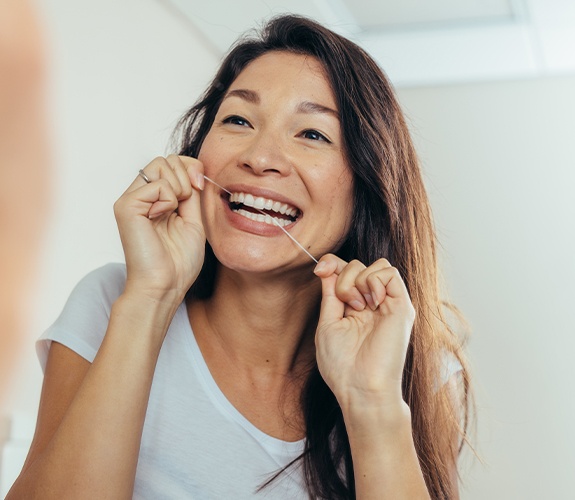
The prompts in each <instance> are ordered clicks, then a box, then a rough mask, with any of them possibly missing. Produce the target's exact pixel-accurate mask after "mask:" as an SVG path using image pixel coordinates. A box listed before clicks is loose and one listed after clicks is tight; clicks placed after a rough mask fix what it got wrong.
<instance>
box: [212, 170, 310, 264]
mask: <svg viewBox="0 0 575 500" xmlns="http://www.w3.org/2000/svg"><path fill="white" fill-rule="evenodd" d="M204 179H206V180H207V181H209V182H211V183H212V184H213V185H214V186H217V187H219V188H220V189H221V190H222V191H224V192H226V193H228V194H229V195H231V194H232V193H231V192H230V191H228V190H227V189H226V188H224V187H222V186H220V185H219V184H218V183H217V182H216V181H213V180H212V179H210V178H209V177H208V176H207V175H204ZM255 210H257V211H258V212H260V213H261V214H263V215H269V214H266V213H265V212H264V211H263V210H259V209H257V208H256V209H255ZM272 221H273V222H274V224H275V225H276V226H277V227H279V228H280V229H281V230H282V231H283V232H284V233H285V234H286V235H287V236H288V237H289V238H290V239H291V240H292V241H293V242H294V243H295V244H296V245H297V246H298V247H300V248H301V249H302V250H303V251H304V253H306V254H307V256H308V257H309V258H310V259H311V260H313V261H314V262H315V263H316V264H317V262H318V261H317V259H316V258H315V257H314V256H313V255H312V254H311V253H309V252H308V251H307V250H306V249H305V248H304V246H303V245H302V244H301V243H300V242H299V241H297V240H296V239H295V238H294V237H293V236H292V235H291V234H290V233H288V232H287V230H286V229H284V228H283V226H281V225H280V223H279V222H278V221H277V220H276V219H275V217H272Z"/></svg>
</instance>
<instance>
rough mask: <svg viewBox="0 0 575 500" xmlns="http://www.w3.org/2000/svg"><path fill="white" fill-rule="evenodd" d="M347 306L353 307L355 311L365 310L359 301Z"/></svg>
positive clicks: (353, 301)
mask: <svg viewBox="0 0 575 500" xmlns="http://www.w3.org/2000/svg"><path fill="white" fill-rule="evenodd" d="M349 305H350V306H351V307H353V308H354V309H355V310H356V311H363V310H364V309H365V304H364V303H363V302H361V301H360V300H352V301H351V302H350V303H349Z"/></svg>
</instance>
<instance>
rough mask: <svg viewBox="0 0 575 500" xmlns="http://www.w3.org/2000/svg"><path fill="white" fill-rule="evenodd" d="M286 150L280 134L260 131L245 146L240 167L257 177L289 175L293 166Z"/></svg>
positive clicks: (240, 159)
mask: <svg viewBox="0 0 575 500" xmlns="http://www.w3.org/2000/svg"><path fill="white" fill-rule="evenodd" d="M286 149H287V148H286V146H285V145H284V144H282V140H281V139H280V138H279V137H278V134H274V133H272V132H271V131H264V130H260V131H259V132H258V133H257V134H254V135H253V136H252V137H251V139H250V141H249V142H248V143H247V144H246V145H245V148H244V149H243V151H242V153H241V154H240V158H239V165H240V167H242V168H244V169H246V170H251V171H252V172H253V173H254V174H256V175H269V174H276V175H281V176H284V175H287V174H288V173H289V172H290V170H291V168H292V166H291V162H290V160H289V157H288V154H287V151H286Z"/></svg>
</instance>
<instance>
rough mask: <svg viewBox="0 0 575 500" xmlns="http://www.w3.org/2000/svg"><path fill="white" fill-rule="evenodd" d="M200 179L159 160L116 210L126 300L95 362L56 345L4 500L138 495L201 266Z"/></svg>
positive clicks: (194, 170)
mask: <svg viewBox="0 0 575 500" xmlns="http://www.w3.org/2000/svg"><path fill="white" fill-rule="evenodd" d="M198 174H199V175H201V164H200V163H199V162H197V161H196V160H192V159H189V158H188V159H185V158H182V157H177V156H173V157H168V159H167V160H166V159H163V158H161V159H156V160H154V161H153V162H152V163H151V164H150V165H149V166H148V167H146V175H147V176H148V177H149V178H150V179H152V180H153V182H151V183H150V184H147V183H145V182H144V180H143V179H141V178H138V179H137V180H136V181H135V182H134V183H133V184H132V186H130V188H128V190H127V191H126V193H124V195H123V196H122V197H121V198H120V199H119V200H118V202H117V203H116V206H115V212H116V218H117V220H118V227H119V230H120V235H121V238H122V244H123V246H124V252H125V254H126V265H127V271H128V272H127V281H126V287H125V290H124V293H123V294H122V295H121V296H120V297H119V298H118V299H117V300H116V302H115V303H114V305H113V306H112V309H111V313H110V321H109V324H108V329H107V331H106V335H105V337H104V341H103V342H102V345H101V347H100V350H99V351H98V354H97V356H96V358H95V359H94V362H93V363H92V364H91V365H90V363H88V362H87V361H85V360H83V359H81V358H80V357H79V356H77V355H76V354H74V353H73V352H71V351H70V350H69V349H67V348H65V347H63V346H61V345H59V344H57V343H54V344H53V345H52V347H51V349H50V355H49V360H48V365H47V367H46V375H45V381H44V387H43V394H42V402H41V405H40V412H39V417H38V425H37V430H36V435H35V437H34V441H33V444H32V447H31V449H30V453H29V456H28V458H27V460H26V464H25V466H24V469H23V471H22V473H21V474H20V476H19V478H18V479H17V481H16V482H15V484H14V486H13V487H12V489H11V491H10V492H9V494H8V497H7V498H8V499H20V498H26V499H29V498H42V499H52V498H54V499H56V498H57V499H60V498H83V499H84V498H98V499H99V498H131V497H132V492H133V487H134V480H135V474H136V465H137V461H138V454H139V447H140V440H141V434H142V430H143V424H144V418H145V414H146V409H147V404H148V397H149V393H150V388H151V385H152V379H153V375H154V370H155V365H156V360H157V357H158V354H159V352H160V348H161V345H162V343H163V340H164V337H165V334H166V332H167V330H168V327H169V324H170V322H171V320H172V317H173V315H174V313H175V311H176V310H177V307H178V306H179V304H180V303H181V301H182V300H183V297H184V295H185V292H186V291H187V289H188V288H189V286H191V283H192V282H193V281H194V280H195V278H196V276H197V274H198V272H199V269H200V268H201V265H202V262H203V249H204V245H205V238H204V235H203V227H202V225H201V217H200V212H199V192H198V191H197V190H198V189H201V187H202V185H201V184H200V183H198V182H197V180H198V178H199V175H198ZM192 182H194V184H193V187H194V188H195V189H193V188H192ZM176 208H178V213H177V214H176V213H175V212H174V211H175V209H176Z"/></svg>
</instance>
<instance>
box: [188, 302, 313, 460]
mask: <svg viewBox="0 0 575 500" xmlns="http://www.w3.org/2000/svg"><path fill="white" fill-rule="evenodd" d="M177 315H178V316H180V320H181V321H182V322H183V323H184V330H185V331H186V333H187V334H186V337H187V339H189V341H188V346H189V347H190V351H191V355H192V358H193V360H194V363H193V368H194V369H195V370H196V373H197V374H198V377H199V379H200V381H201V382H202V385H203V387H204V390H205V391H206V393H207V394H208V396H209V397H210V399H211V400H212V402H213V403H214V404H215V405H216V407H218V409H219V410H220V412H221V413H223V414H224V416H226V417H228V418H230V419H231V420H233V421H234V422H236V423H237V424H239V425H240V426H241V427H242V428H243V429H244V430H245V431H246V432H248V434H250V435H251V436H252V437H253V438H254V439H255V440H256V441H258V442H259V443H260V444H261V446H262V447H263V448H264V449H266V450H267V451H268V452H269V453H270V454H271V455H272V456H274V457H276V458H278V459H280V461H281V462H285V460H286V458H289V459H290V461H291V460H293V459H294V458H296V457H297V456H299V455H301V453H303V451H304V445H305V439H300V440H299V441H283V440H281V439H278V438H275V437H273V436H270V435H269V434H266V433H265V432H263V431H262V430H260V429H258V428H257V427H256V426H255V425H254V424H252V423H251V422H250V421H249V420H248V419H247V418H246V417H244V415H242V413H240V412H239V411H238V409H237V408H236V407H235V406H234V405H233V404H232V403H231V402H230V401H229V399H228V398H227V397H226V395H225V394H224V393H223V392H222V391H221V389H220V388H219V386H218V384H217V383H216V381H215V379H214V377H213V376H212V373H211V372H210V369H209V367H208V365H207V363H206V360H205V359H204V356H203V355H202V351H201V350H200V346H199V345H198V342H197V340H196V336H195V335H194V332H193V330H192V325H191V324H190V320H189V318H188V311H187V307H186V304H185V302H183V303H182V304H181V305H180V307H179V309H178V314H177Z"/></svg>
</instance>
